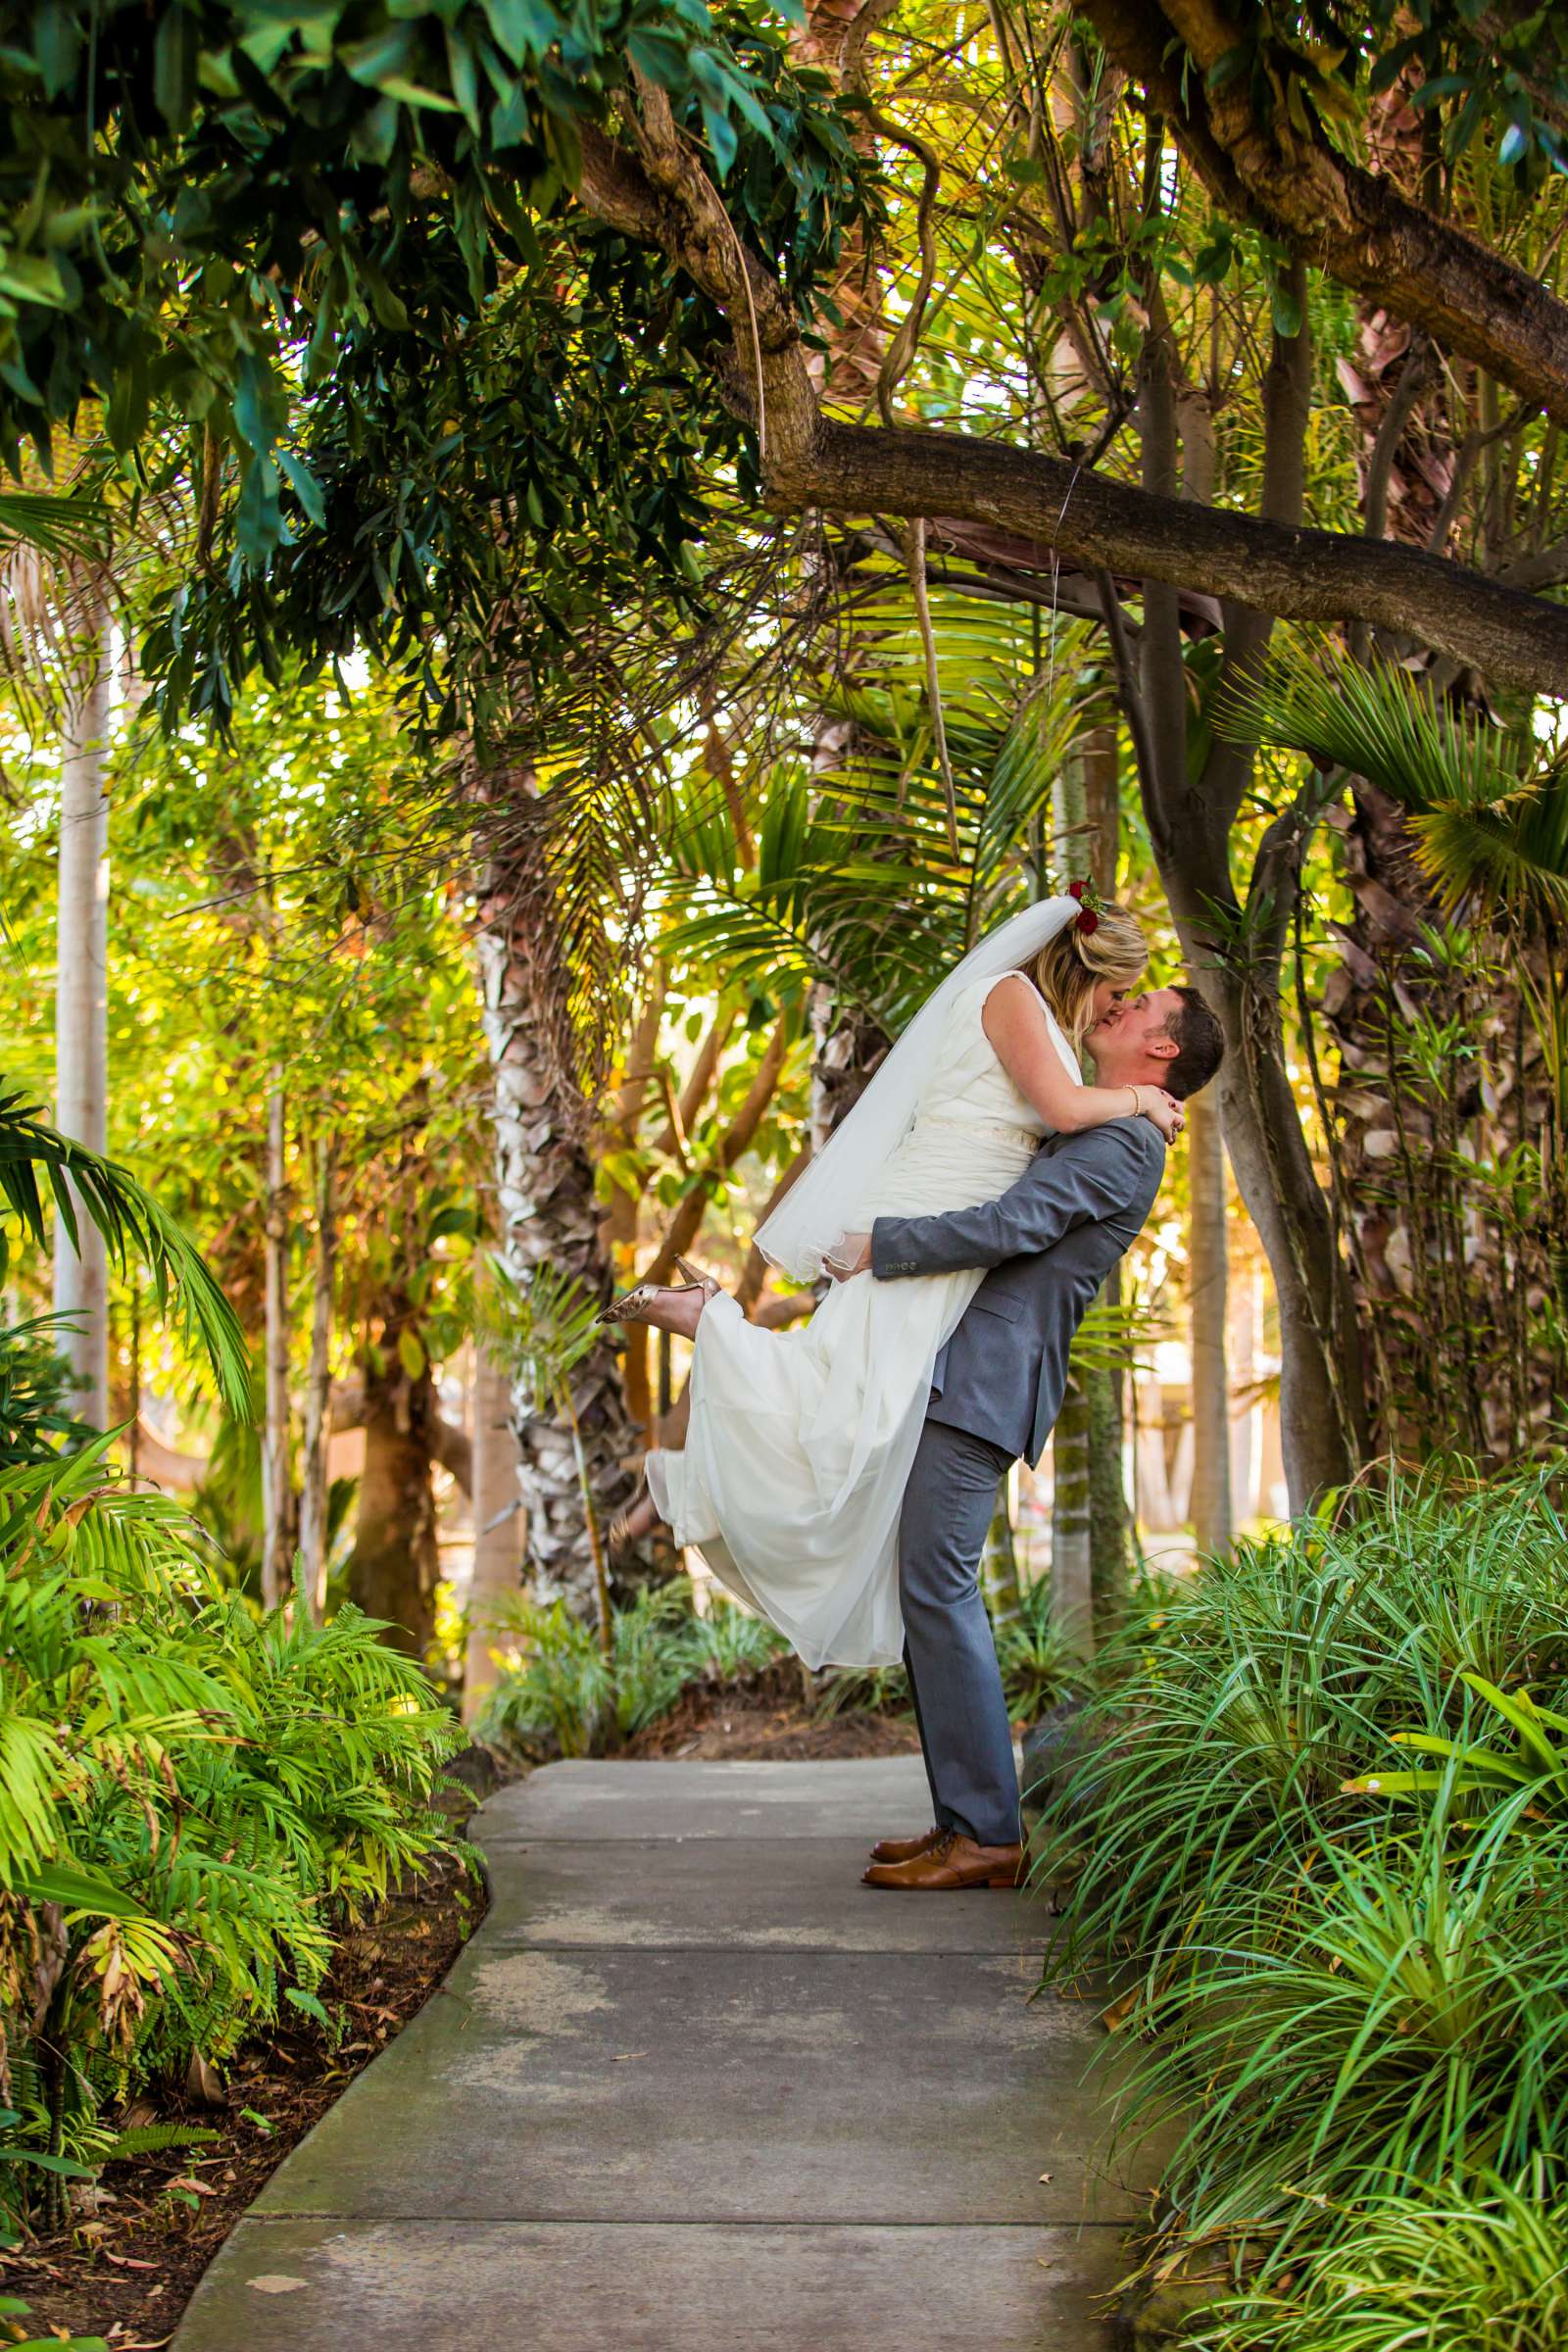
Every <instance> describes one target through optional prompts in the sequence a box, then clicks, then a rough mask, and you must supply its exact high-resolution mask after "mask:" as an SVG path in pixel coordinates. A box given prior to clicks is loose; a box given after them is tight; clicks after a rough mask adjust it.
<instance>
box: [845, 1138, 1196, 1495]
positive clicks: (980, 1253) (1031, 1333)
mask: <svg viewBox="0 0 1568 2352" xmlns="http://www.w3.org/2000/svg"><path fill="white" fill-rule="evenodd" d="M1164 1167H1165V1145H1164V1140H1163V1138H1162V1137H1161V1135H1160V1133H1159V1130H1158V1128H1157V1127H1155V1126H1154V1125H1153V1123H1152V1120H1149V1119H1143V1118H1139V1119H1114V1120H1112V1121H1111V1123H1110V1124H1109V1125H1108V1126H1105V1127H1090V1128H1087V1129H1085V1131H1084V1133H1083V1134H1082V1135H1058V1136H1053V1137H1052V1138H1051V1139H1050V1141H1049V1142H1048V1143H1046V1144H1044V1145H1043V1146H1042V1148H1041V1150H1040V1151H1039V1152H1037V1153H1036V1155H1035V1157H1034V1159H1033V1161H1032V1162H1031V1163H1030V1165H1029V1166H1028V1168H1026V1169H1025V1171H1024V1173H1023V1174H1022V1175H1021V1176H1020V1177H1019V1179H1018V1181H1017V1183H1016V1184H1015V1185H1014V1186H1013V1187H1012V1189H1011V1191H1010V1192H1005V1193H1004V1194H1003V1196H1002V1198H1001V1200H1000V1201H982V1203H981V1204H980V1206H979V1207H978V1208H956V1209H953V1210H951V1211H950V1212H949V1214H948V1215H946V1216H942V1217H878V1218H877V1220H876V1223H875V1224H874V1225H873V1227H872V1229H871V1271H872V1273H873V1274H874V1275H875V1276H876V1278H877V1279H878V1281H881V1282H889V1281H892V1280H894V1279H895V1278H896V1277H897V1276H899V1275H901V1274H954V1273H956V1272H957V1271H958V1270H959V1269H960V1268H961V1267H964V1266H989V1267H990V1268H991V1269H992V1271H991V1272H990V1273H989V1274H988V1275H987V1276H986V1279H985V1281H984V1282H983V1283H982V1284H981V1285H980V1288H979V1290H978V1291H977V1292H976V1293H975V1295H974V1298H973V1299H971V1300H970V1303H969V1308H968V1312H967V1313H966V1314H965V1316H964V1318H963V1321H962V1322H961V1323H960V1324H959V1325H958V1328H957V1330H956V1332H955V1333H954V1335H953V1337H952V1339H951V1340H950V1341H949V1342H948V1344H947V1346H946V1347H945V1348H943V1350H942V1353H941V1354H940V1355H939V1356H938V1357H937V1367H936V1377H935V1383H934V1386H933V1389H932V1397H931V1403H930V1405H929V1407H928V1408H927V1415H926V1417H927V1419H928V1420H931V1421H945V1422H947V1423H948V1424H949V1426H950V1427H951V1428H954V1429H966V1430H969V1431H970V1432H972V1434H973V1435H974V1436H976V1437H981V1438H989V1439H990V1440H991V1442H992V1444H993V1445H997V1446H1005V1447H1006V1448H1007V1450H1008V1452H1009V1453H1016V1454H1021V1455H1023V1456H1024V1457H1025V1458H1026V1459H1027V1460H1029V1461H1031V1462H1037V1461H1038V1460H1039V1459H1040V1456H1041V1454H1042V1453H1043V1452H1044V1451H1045V1446H1046V1440H1047V1439H1048V1438H1049V1437H1050V1435H1051V1432H1052V1428H1053V1425H1054V1422H1055V1418H1056V1415H1057V1413H1058V1412H1059V1411H1060V1410H1061V1399H1062V1395H1063V1393H1064V1391H1065V1389H1066V1386H1067V1350H1068V1348H1069V1347H1070V1345H1071V1343H1072V1335H1073V1333H1074V1332H1075V1331H1076V1330H1077V1328H1078V1326H1079V1324H1080V1323H1081V1322H1082V1321H1083V1318H1084V1312H1085V1310H1086V1308H1087V1307H1088V1306H1089V1305H1090V1304H1091V1303H1092V1301H1093V1299H1094V1298H1095V1296H1096V1294H1097V1292H1098V1291H1099V1289H1100V1286H1101V1284H1102V1283H1103V1281H1104V1279H1105V1276H1106V1275H1107V1274H1108V1273H1109V1272H1110V1269H1111V1267H1112V1266H1113V1265H1114V1264H1115V1263H1116V1260H1117V1259H1118V1258H1119V1257H1120V1256H1121V1254H1122V1251H1123V1250H1125V1249H1126V1248H1127V1246H1128V1244H1129V1243H1130V1242H1131V1241H1132V1239H1133V1237H1134V1236H1135V1235H1136V1234H1137V1233H1138V1231H1139V1230H1140V1228H1141V1227H1142V1225H1143V1222H1144V1219H1145V1218H1146V1217H1147V1216H1148V1214H1149V1211H1150V1209H1151V1208H1152V1205H1153V1201H1154V1195H1155V1194H1156V1193H1157V1192H1158V1190H1159V1180H1160V1177H1161V1175H1162V1174H1163V1172H1164Z"/></svg>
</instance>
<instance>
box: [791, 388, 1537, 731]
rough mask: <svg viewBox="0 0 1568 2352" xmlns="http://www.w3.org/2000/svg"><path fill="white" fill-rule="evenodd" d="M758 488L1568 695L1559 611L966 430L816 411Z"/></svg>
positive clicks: (1365, 547)
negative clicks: (1352, 633) (846, 419)
mask: <svg viewBox="0 0 1568 2352" xmlns="http://www.w3.org/2000/svg"><path fill="white" fill-rule="evenodd" d="M770 487H771V495H770V498H769V502H768V503H769V504H770V505H772V506H775V507H778V508H781V509H785V510H788V511H793V510H795V509H797V508H800V507H806V506H816V507H825V508H827V509H829V510H830V511H831V512H833V513H835V514H839V515H864V514H881V515H920V514H930V513H939V514H943V515H957V516H959V517H960V518H962V519H964V520H967V521H974V522H985V523H992V524H996V525H998V526H1000V527H1001V528H1002V529H1004V530H1009V531H1019V532H1022V533H1023V534H1024V535H1025V536H1027V537H1029V538H1041V539H1044V540H1045V541H1047V542H1048V544H1049V543H1054V546H1055V549H1056V552H1057V554H1058V556H1059V557H1060V559H1061V561H1062V562H1063V563H1065V564H1076V565H1081V566H1082V567H1083V568H1084V569H1086V570H1090V571H1100V570H1107V571H1110V572H1113V573H1125V574H1131V575H1133V576H1136V577H1142V578H1145V579H1152V580H1165V581H1170V582H1173V583H1178V584H1185V585H1187V586H1191V587H1195V588H1200V589H1202V590H1203V591H1205V592H1206V593H1207V594H1209V595H1211V596H1219V597H1225V598H1229V599H1230V600H1231V601H1232V602H1234V603H1236V604H1239V605H1246V606H1249V607H1250V608H1251V609H1252V610H1253V611H1255V612H1262V613H1276V614H1278V615H1279V617H1280V618H1281V619H1285V620H1314V621H1342V620H1355V619H1363V618H1364V619H1366V620H1369V621H1371V622H1372V623H1373V624H1374V625H1375V626H1377V627H1380V628H1385V627H1386V628H1397V629H1402V630H1403V631H1405V633H1406V634H1408V635H1414V636H1418V637H1420V638H1421V639H1422V640H1423V641H1424V642H1425V643H1426V644H1428V645H1431V646H1433V647H1435V648H1436V649H1437V650H1438V651H1439V652H1440V653H1452V654H1453V655H1454V656H1455V657H1456V659H1458V660H1460V661H1463V662H1473V663H1474V664H1475V665H1476V667H1477V668H1479V669H1481V670H1483V671H1484V672H1486V674H1487V675H1488V676H1490V677H1493V678H1495V679H1496V680H1497V681H1498V683H1500V684H1503V685H1509V686H1516V687H1520V688H1523V689H1524V690H1525V691H1527V692H1533V693H1540V694H1552V695H1563V694H1568V613H1565V612H1563V611H1562V610H1561V609H1560V608H1559V607H1557V606H1554V605H1549V604H1545V603H1544V602H1543V601H1542V600H1541V599H1539V598H1536V597H1532V596H1528V595H1525V594H1522V593H1521V592H1520V591H1519V590H1517V589H1512V588H1504V587H1501V586H1499V585H1498V584H1497V583H1496V582H1495V581H1493V580H1489V579H1488V578H1486V577H1485V575H1484V574H1483V573H1481V572H1478V571H1470V570H1467V569H1466V568H1465V567H1464V566H1462V565H1460V564H1450V563H1449V562H1448V561H1447V560H1446V558H1444V557H1441V556H1429V555H1426V554H1425V553H1423V552H1422V551H1420V550H1418V549H1415V548H1408V547H1402V546H1398V545H1396V544H1395V543H1393V542H1391V541H1384V542H1382V543H1381V544H1378V545H1371V544H1368V543H1366V542H1365V541H1362V540H1359V539H1350V538H1347V537H1346V536H1344V535H1343V534H1342V533H1340V532H1336V531H1317V530H1304V529H1292V528H1289V527H1287V526H1284V525H1281V524H1278V523H1271V522H1264V521H1260V520H1258V519H1256V518H1255V517H1254V516H1252V515H1236V514H1232V513H1230V512H1228V511H1227V510H1226V509H1224V508H1222V507H1200V506H1195V505H1192V504H1189V503H1188V502H1186V501H1184V500H1181V499H1174V498H1159V497H1155V496H1153V495H1152V494H1151V493H1150V492H1148V491H1144V490H1135V489H1132V488H1130V487H1129V486H1128V485H1126V484H1124V483H1121V482H1113V481H1109V480H1107V479H1106V478H1105V477H1104V476H1103V475H1102V474H1092V473H1085V472H1083V471H1082V469H1081V468H1079V467H1077V466H1074V465H1073V464H1072V462H1071V461H1070V460H1069V459H1065V458H1051V457H1043V456H1037V455H1035V454H1034V453H1032V452H1030V451H1026V450H1019V449H1012V448H1009V447H1007V446H1006V445H1005V444H1003V443H999V442H995V441H981V440H978V439H975V438H973V437H971V436H969V435H963V434H956V433H917V432H910V431H907V430H906V429H904V428H898V429H894V430H889V429H888V428H886V427H880V428H877V427H870V426H864V425H848V424H835V423H829V422H827V421H825V420H824V421H822V422H820V423H819V425H818V428H817V432H816V436H815V440H814V442H813V444H812V445H811V446H810V448H809V451H807V452H805V453H803V455H802V457H801V458H800V459H799V460H798V461H796V462H794V463H792V464H788V465H785V464H778V465H775V466H774V467H773V468H772V471H771V481H770Z"/></svg>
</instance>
